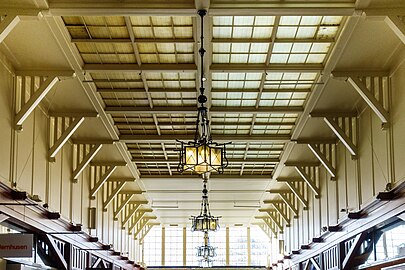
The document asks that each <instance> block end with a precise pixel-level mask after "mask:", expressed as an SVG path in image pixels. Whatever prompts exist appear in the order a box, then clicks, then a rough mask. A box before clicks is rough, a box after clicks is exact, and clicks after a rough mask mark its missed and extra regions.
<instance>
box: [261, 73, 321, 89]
mask: <svg viewBox="0 0 405 270" xmlns="http://www.w3.org/2000/svg"><path fill="white" fill-rule="evenodd" d="M318 76H319V73H317V72H306V73H302V72H268V73H267V75H266V80H265V82H264V87H263V88H264V89H283V90H284V89H291V90H294V89H311V88H312V87H313V86H314V84H315V83H316V80H317V79H318Z"/></svg>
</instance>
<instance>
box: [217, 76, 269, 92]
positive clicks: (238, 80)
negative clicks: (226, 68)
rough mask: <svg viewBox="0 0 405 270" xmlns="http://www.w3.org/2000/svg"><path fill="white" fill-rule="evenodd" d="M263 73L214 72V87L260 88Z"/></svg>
mask: <svg viewBox="0 0 405 270" xmlns="http://www.w3.org/2000/svg"><path fill="white" fill-rule="evenodd" d="M262 76H263V74H262V73H212V88H215V89H229V88H232V89H258V88H259V87H260V81H261V79H262Z"/></svg>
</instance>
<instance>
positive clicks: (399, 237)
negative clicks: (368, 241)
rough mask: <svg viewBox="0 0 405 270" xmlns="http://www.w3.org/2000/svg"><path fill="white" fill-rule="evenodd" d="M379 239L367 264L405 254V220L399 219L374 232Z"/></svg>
mask: <svg viewBox="0 0 405 270" xmlns="http://www.w3.org/2000/svg"><path fill="white" fill-rule="evenodd" d="M374 237H375V238H376V239H378V240H377V243H375V246H374V248H375V252H371V254H370V256H369V258H368V260H367V262H366V264H371V263H374V262H380V261H385V260H391V259H396V258H400V257H404V256H405V222H404V221H399V222H397V223H394V224H392V225H389V226H388V227H386V228H383V229H381V230H377V231H375V232H374Z"/></svg>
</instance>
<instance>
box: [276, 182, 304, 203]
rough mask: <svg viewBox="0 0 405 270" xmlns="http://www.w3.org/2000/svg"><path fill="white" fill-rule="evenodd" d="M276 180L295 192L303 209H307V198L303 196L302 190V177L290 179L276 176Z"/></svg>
mask: <svg viewBox="0 0 405 270" xmlns="http://www.w3.org/2000/svg"><path fill="white" fill-rule="evenodd" d="M277 182H284V183H285V184H286V185H287V186H288V187H289V188H290V189H291V191H292V192H293V193H294V194H295V196H296V197H297V199H298V201H299V202H300V203H301V204H302V206H303V207H304V210H308V200H307V199H306V198H305V195H304V190H303V185H304V182H303V181H302V179H299V180H292V179H282V178H278V179H277Z"/></svg>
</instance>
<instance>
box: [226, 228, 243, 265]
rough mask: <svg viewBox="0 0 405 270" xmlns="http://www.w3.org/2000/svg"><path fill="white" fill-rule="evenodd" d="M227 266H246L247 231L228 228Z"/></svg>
mask: <svg viewBox="0 0 405 270" xmlns="http://www.w3.org/2000/svg"><path fill="white" fill-rule="evenodd" d="M229 265H232V266H239V265H245V266H246V265H247V229H246V228H245V227H236V228H229Z"/></svg>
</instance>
